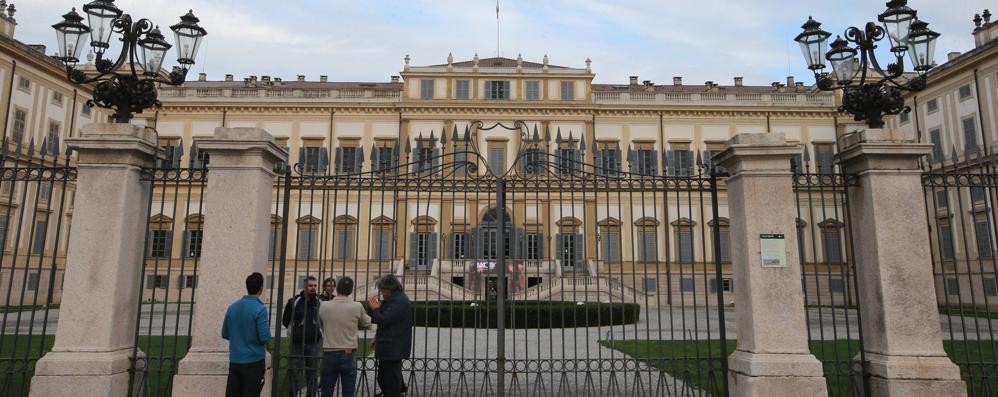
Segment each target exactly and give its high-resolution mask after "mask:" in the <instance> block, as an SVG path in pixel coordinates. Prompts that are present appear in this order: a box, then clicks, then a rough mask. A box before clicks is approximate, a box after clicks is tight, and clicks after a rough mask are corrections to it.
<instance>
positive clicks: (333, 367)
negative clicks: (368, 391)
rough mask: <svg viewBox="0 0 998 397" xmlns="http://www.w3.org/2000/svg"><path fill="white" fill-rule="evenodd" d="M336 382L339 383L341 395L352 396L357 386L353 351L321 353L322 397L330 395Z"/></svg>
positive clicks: (329, 396)
mask: <svg viewBox="0 0 998 397" xmlns="http://www.w3.org/2000/svg"><path fill="white" fill-rule="evenodd" d="M336 383H339V384H340V388H341V390H342V391H343V397H354V392H355V389H356V387H357V359H356V358H354V354H353V352H350V353H347V352H344V351H327V352H324V353H323V355H322V384H321V385H320V386H319V389H321V390H322V392H321V395H322V397H332V396H333V389H335V388H336Z"/></svg>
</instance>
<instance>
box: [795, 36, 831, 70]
mask: <svg viewBox="0 0 998 397" xmlns="http://www.w3.org/2000/svg"><path fill="white" fill-rule="evenodd" d="M827 41H828V40H820V41H818V42H803V43H800V49H801V52H802V53H803V54H804V61H805V62H807V65H808V66H815V65H821V66H822V67H824V65H825V63H824V62H823V61H822V60H823V59H824V57H823V56H822V55H823V54H822V53H823V52H824V49H825V43H826V42H827Z"/></svg>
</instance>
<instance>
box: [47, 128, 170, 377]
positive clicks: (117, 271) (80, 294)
mask: <svg viewBox="0 0 998 397" xmlns="http://www.w3.org/2000/svg"><path fill="white" fill-rule="evenodd" d="M66 141H67V144H68V145H69V147H71V148H73V149H75V150H76V151H77V154H78V156H79V157H78V162H77V167H78V174H77V191H76V216H74V217H73V231H74V232H75V233H73V234H71V235H70V237H69V251H68V253H67V266H66V274H65V277H66V283H65V289H64V291H63V299H62V310H61V312H60V317H61V319H60V321H59V327H58V330H57V331H56V336H55V345H54V346H53V347H52V351H51V352H49V353H48V354H46V355H45V356H43V357H42V358H41V359H40V360H38V363H37V366H36V367H35V375H34V377H33V378H32V379H31V395H32V396H54V395H63V394H66V393H72V394H75V395H81V396H123V395H127V394H128V384H129V372H128V370H129V368H130V366H131V358H132V354H133V352H135V351H136V350H135V339H134V338H135V323H136V321H137V320H138V312H139V306H138V300H139V292H140V291H139V286H140V282H141V277H142V266H141V265H140V264H141V263H142V260H143V252H142V250H143V247H144V246H145V245H144V243H145V232H146V230H145V228H146V215H145V214H146V213H147V210H148V205H149V197H150V187H149V186H150V185H149V183H143V182H141V180H140V175H141V171H142V168H148V167H151V166H152V165H153V161H154V159H155V155H156V150H157V149H156V144H155V137H153V136H152V133H151V132H150V131H147V130H145V129H143V128H142V127H137V126H132V125H128V124H88V125H84V126H83V131H82V133H81V137H80V138H69V139H66ZM94 236H100V241H101V242H100V244H94ZM139 355H141V352H139Z"/></svg>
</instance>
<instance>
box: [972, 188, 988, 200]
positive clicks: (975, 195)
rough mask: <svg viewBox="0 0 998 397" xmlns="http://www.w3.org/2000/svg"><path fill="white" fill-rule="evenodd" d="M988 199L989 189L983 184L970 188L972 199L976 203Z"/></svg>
mask: <svg viewBox="0 0 998 397" xmlns="http://www.w3.org/2000/svg"><path fill="white" fill-rule="evenodd" d="M985 200H987V191H986V190H985V189H984V187H983V186H972V187H971V188H970V201H971V202H972V203H974V204H979V203H983V202H984V201H985Z"/></svg>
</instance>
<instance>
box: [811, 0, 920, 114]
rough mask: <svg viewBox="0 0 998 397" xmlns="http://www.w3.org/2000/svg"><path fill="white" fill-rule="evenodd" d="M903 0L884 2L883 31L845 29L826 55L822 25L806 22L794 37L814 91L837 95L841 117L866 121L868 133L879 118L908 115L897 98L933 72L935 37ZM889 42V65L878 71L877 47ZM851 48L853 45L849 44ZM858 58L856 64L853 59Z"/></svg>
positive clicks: (876, 27) (879, 28) (917, 88)
mask: <svg viewBox="0 0 998 397" xmlns="http://www.w3.org/2000/svg"><path fill="white" fill-rule="evenodd" d="M907 4H908V2H907V1H906V0H892V1H889V2H887V10H886V11H884V12H883V13H882V14H880V15H879V16H878V18H877V19H878V21H880V22H881V23H882V24H883V26H880V25H878V24H877V23H875V22H867V24H866V27H865V28H864V29H859V28H856V27H850V28H849V29H846V31H845V39H843V38H842V37H841V36H837V37H836V38H835V40H834V41H833V42H832V44H831V49H830V50H828V52H826V53H824V56H823V57H822V53H823V52H824V51H825V47H826V44H827V42H828V38H829V37H831V35H832V34H831V33H828V32H826V31H824V30H822V29H821V23H818V21H815V20H814V19H813V18H811V17H808V18H807V22H805V23H804V25H803V26H801V28H803V29H804V31H803V32H801V34H799V35H797V37H796V38H794V41H796V42H797V43H799V44H800V47H801V50H802V51H803V52H804V60H805V61H806V62H807V65H808V69H811V70H812V71H813V72H814V78H815V80H816V84H817V86H818V89H820V90H822V91H833V90H836V89H841V90H842V106H839V111H840V112H845V113H849V114H851V115H853V117H854V119H855V120H856V121H865V122H866V124H867V125H868V126H869V127H870V128H883V126H884V115H892V114H898V113H902V112H905V113H907V112H909V111H910V110H911V109H910V108H909V107H908V106H905V104H904V99H903V98H902V97H901V93H902V91H920V90H922V89H924V88H925V80H926V77H925V72H927V71H928V70H929V69H932V66H933V65H932V55H933V52H935V41H936V38H937V37H939V33H936V32H933V31H932V30H930V29H929V27H928V25H929V24H928V23H926V22H924V21H920V20H918V18H916V15H917V11H915V10H913V9H911V8H909V7H908V5H907ZM885 37H887V38H888V39H889V42H890V45H891V48H890V52H891V54H893V56H894V58H895V59H893V62H892V63H889V64H887V65H886V67H881V65H880V62H878V61H877V55H876V49H877V42H879V41H881V40H883V39H884V38H885ZM850 43H852V45H850ZM905 53H907V54H908V55H909V57H910V58H911V63H912V66H913V70H914V73H905V71H904V56H905ZM857 54H858V55H859V59H858V61H857V59H856V55H857ZM826 60H827V61H828V62H829V63H831V64H832V72H833V73H832V74H829V73H828V72H824V71H823V70H824V69H825V61H826Z"/></svg>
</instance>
